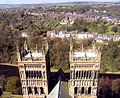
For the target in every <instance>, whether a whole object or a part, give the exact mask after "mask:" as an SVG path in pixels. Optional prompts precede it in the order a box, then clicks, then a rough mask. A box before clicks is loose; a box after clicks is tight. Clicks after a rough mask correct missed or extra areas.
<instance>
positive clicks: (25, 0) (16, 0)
mask: <svg viewBox="0 0 120 98" xmlns="http://www.w3.org/2000/svg"><path fill="white" fill-rule="evenodd" d="M72 1H98V2H116V1H120V0H0V4H32V3H59V2H72Z"/></svg>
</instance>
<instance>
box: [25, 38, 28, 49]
mask: <svg viewBox="0 0 120 98" xmlns="http://www.w3.org/2000/svg"><path fill="white" fill-rule="evenodd" d="M24 49H25V50H28V45H27V38H25V42H24Z"/></svg>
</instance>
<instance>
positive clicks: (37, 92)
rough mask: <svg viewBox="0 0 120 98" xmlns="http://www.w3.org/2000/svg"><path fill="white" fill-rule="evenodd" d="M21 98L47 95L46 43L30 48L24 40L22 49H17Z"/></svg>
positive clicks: (41, 97) (38, 97) (44, 97)
mask: <svg viewBox="0 0 120 98" xmlns="http://www.w3.org/2000/svg"><path fill="white" fill-rule="evenodd" d="M17 57H18V66H19V74H20V79H21V85H22V92H23V98H46V97H47V95H48V69H49V68H48V62H49V61H47V59H48V45H47V42H46V43H45V47H44V49H42V51H40V50H37V49H36V50H34V51H33V50H30V49H28V47H27V42H26V40H25V43H24V50H23V51H19V49H18V51H17Z"/></svg>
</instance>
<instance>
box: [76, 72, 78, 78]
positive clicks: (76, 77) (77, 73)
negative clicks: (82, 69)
mask: <svg viewBox="0 0 120 98" xmlns="http://www.w3.org/2000/svg"><path fill="white" fill-rule="evenodd" d="M77 78H78V71H76V79H77Z"/></svg>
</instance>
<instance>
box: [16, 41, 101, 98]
mask: <svg viewBox="0 0 120 98" xmlns="http://www.w3.org/2000/svg"><path fill="white" fill-rule="evenodd" d="M17 58H18V66H19V74H20V79H21V85H22V93H23V98H47V96H48V90H49V89H48V85H49V74H50V73H49V69H50V63H49V47H48V43H47V41H46V40H45V41H44V45H43V48H42V49H41V50H38V49H35V50H31V49H29V48H28V45H27V40H25V42H24V49H22V50H21V51H20V49H18V48H17ZM69 61H70V79H69V81H68V87H69V89H68V91H69V95H70V96H71V97H72V98H97V87H98V73H99V70H100V61H101V53H100V51H99V50H98V49H96V47H95V46H94V45H93V46H92V48H89V49H85V50H84V49H81V50H79V51H76V50H74V49H73V44H72V42H70V51H69ZM55 98H56V97H55Z"/></svg>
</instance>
